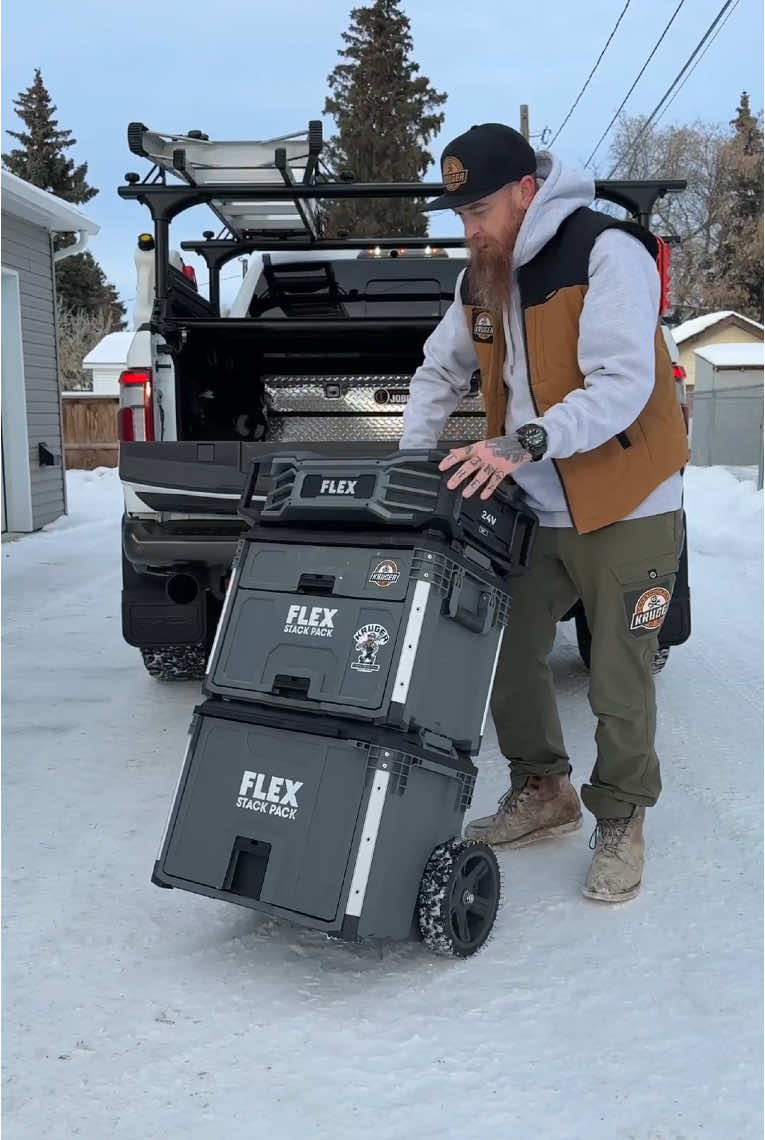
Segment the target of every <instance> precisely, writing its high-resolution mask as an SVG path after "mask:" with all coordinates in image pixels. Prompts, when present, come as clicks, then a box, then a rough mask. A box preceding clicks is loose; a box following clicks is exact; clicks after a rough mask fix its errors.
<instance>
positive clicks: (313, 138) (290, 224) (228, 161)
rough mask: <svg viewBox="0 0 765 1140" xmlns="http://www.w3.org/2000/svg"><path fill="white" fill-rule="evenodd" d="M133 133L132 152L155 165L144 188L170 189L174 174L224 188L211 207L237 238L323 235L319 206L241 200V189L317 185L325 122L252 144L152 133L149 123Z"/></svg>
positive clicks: (297, 200)
mask: <svg viewBox="0 0 765 1140" xmlns="http://www.w3.org/2000/svg"><path fill="white" fill-rule="evenodd" d="M127 134H128V147H129V148H130V150H131V151H132V153H133V154H137V155H140V157H141V158H147V159H148V160H149V161H150V162H151V163H152V164H153V166H152V169H151V170H150V171H149V173H148V174H147V175H146V177H145V178H144V180H143V183H144V185H145V184H147V183H149V184H150V185H156V184H157V182H159V183H160V184H162V185H166V184H167V181H166V176H167V175H168V174H172V175H174V176H175V177H176V178H178V179H179V180H180V181H181V182H183V183H185V184H186V185H187V186H189V187H195V188H203V187H207V186H211V185H214V186H216V187H218V188H219V191H218V192H219V193H220V194H221V196H220V197H219V198H211V199H209V204H210V206H211V207H212V209H213V211H214V213H216V214H217V216H218V217H219V218H220V220H221V222H222V223H223V225H224V227H225V228H226V230H228V232H229V234H230V235H231V237H232V238H235V239H244V238H246V237H248V236H250V235H253V236H254V235H255V234H267V235H271V236H275V235H284V236H290V235H291V236H295V235H297V236H300V237H305V236H309V237H313V238H315V237H317V236H318V226H317V224H316V204H315V202H310V203H309V202H305V201H301V200H300V198H299V197H297V196H295V197H292V198H291V199H289V200H286V201H285V200H283V199H280V200H276V201H273V202H270V201H267V200H262V201H256V202H253V201H252V200H251V199H240V198H239V197H238V195H237V193H236V191H237V189H238V188H239V187H242V186H247V187H250V186H258V187H267V186H278V187H283V186H292V187H295V186H298V185H300V184H301V183H305V184H308V183H312V182H314V180H315V179H316V176H317V174H318V173H319V155H320V154H321V150H322V145H323V139H322V124H321V121H320V120H314V121H312V122H310V123H309V124H308V129H307V130H304V131H295V132H294V133H293V134H289V135H279V136H278V137H277V138H272V139H263V140H253V141H251V142H246V141H236V140H232V141H228V142H214V141H211V139H210V138H209V136H208V135H206V134H204V132H203V131H189V132H188V134H185V135H176V134H171V133H169V132H167V131H151V130H149V128H148V127H146V126H144V124H143V123H130V125H129V126H128V132H127ZM152 180H153V181H152ZM133 184H135V183H133ZM224 188H225V189H224Z"/></svg>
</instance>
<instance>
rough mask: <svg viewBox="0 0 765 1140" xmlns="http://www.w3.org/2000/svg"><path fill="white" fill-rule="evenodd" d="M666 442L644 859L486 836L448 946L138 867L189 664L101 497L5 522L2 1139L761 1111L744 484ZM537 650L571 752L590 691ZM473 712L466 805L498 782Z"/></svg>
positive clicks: (754, 725)
mask: <svg viewBox="0 0 765 1140" xmlns="http://www.w3.org/2000/svg"><path fill="white" fill-rule="evenodd" d="M752 476H753V473H752V472H751V471H750V470H743V471H741V470H739V471H735V472H729V471H725V470H721V469H711V470H701V469H690V470H689V471H688V473H687V509H688V519H689V524H688V525H689V534H690V546H691V551H692V559H691V586H692V591H693V616H694V635H693V638H692V640H691V641H690V642H688V643H687V644H686V645H685V646H683V647H682V648H677V649H675V650H673V651H672V654H671V657H670V661H669V664H668V666H667V669H666V670H665V672H664V673H663V674H662V676H661V677H660V678H659V680H658V688H659V694H660V707H661V709H662V710H663V715H662V716H661V722H660V730H659V741H658V744H659V751H660V755H661V757H662V762H663V776H664V785H665V790H664V793H663V796H662V798H661V801H660V804H659V806H658V807H657V808H656V809H654V810H653V811H651V812H650V813H649V817H648V823H647V836H648V844H649V852H648V863H647V869H646V875H645V884H644V889H643V892H642V894H641V895H640V896H639V898H638V899H637V900H636V901H635V902H632V903H630V904H627V905H625V906H623V907H612V908H609V907H607V906H602V905H599V904H596V903H591V902H588V901H587V900H585V899H584V898H582V896H581V895H580V893H579V887H580V883H581V881H582V879H583V877H584V874H585V871H586V868H587V866H588V862H589V857H590V853H589V851H588V848H587V840H588V837H589V833H590V827H589V820H588V825H587V826H586V827H585V828H584V829H583V830H582V831H580V832H579V833H577V834H576V835H573V836H571V837H569V838H567V839H565V840H561V841H560V842H559V843H558V844H554V845H548V846H545V845H540V846H537V847H530V848H526V849H522V850H520V851H516V852H506V853H504V854H502V855H501V856H500V861H501V865H502V870H503V874H504V891H505V896H504V903H503V906H502V910H501V912H500V915H499V918H498V921H497V925H496V928H495V935H494V937H493V939H492V940H491V942H490V943H489V944H488V946H487V947H486V948H485V950H484V951H483V952H482V953H481V954H480V955H478V956H476V957H475V958H473V959H472V960H469V961H467V962H463V963H453V962H450V961H443V960H439V959H435V958H433V957H431V956H430V955H429V954H428V953H427V952H426V951H425V950H424V949H423V948H422V947H421V946H420V945H416V944H407V945H403V946H393V947H386V948H384V949H383V950H382V952H380V951H379V950H378V949H377V948H375V947H370V946H363V947H355V946H350V945H346V944H341V943H328V942H327V941H326V940H324V939H323V938H322V937H320V936H318V935H316V934H314V933H312V932H306V931H300V930H295V929H292V928H290V927H289V926H286V925H280V924H277V923H274V922H271V921H267V920H264V919H263V918H262V917H259V916H257V915H255V914H253V913H251V912H249V911H247V910H245V909H243V908H238V907H235V906H231V905H229V904H224V903H217V902H213V901H211V900H207V899H204V898H202V897H200V896H195V895H192V894H188V893H185V892H181V891H161V890H158V889H157V888H156V887H153V886H151V885H150V883H149V875H150V873H151V868H152V864H153V861H154V858H155V854H156V847H157V843H158V841H159V838H160V834H161V832H162V829H163V826H164V822H165V817H166V814H167V811H168V808H169V803H170V797H171V794H172V790H173V787H174V784H175V779H176V776H177V772H178V767H179V764H180V759H181V755H182V752H183V748H184V744H185V734H186V728H187V725H188V721H189V717H190V713H191V709H192V706H193V704H194V703H195V701H196V699H197V695H198V688H197V686H196V685H193V684H181V685H176V686H172V685H171V686H164V685H161V684H158V683H157V682H154V681H152V680H151V679H149V678H148V677H147V676H146V675H145V674H144V672H143V670H142V667H141V665H140V662H139V660H138V656H137V653H136V651H134V650H132V649H130V648H129V647H128V646H126V645H125V644H124V643H123V641H122V639H121V634H120V618H119V589H120V567H119V515H120V511H121V498H120V491H119V484H118V482H117V479H116V475H115V473H114V472H111V471H104V470H101V471H98V472H94V473H85V472H73V473H71V474H70V475H69V476H68V479H69V494H70V507H71V514H70V516H69V517H68V518H66V519H63V520H61V521H60V522H59V523H58V524H55V525H54V526H52V527H49V528H48V529H47V530H46V531H45V532H43V533H40V534H36V535H31V536H28V537H25V538H23V539H21V540H19V541H17V542H13V543H8V544H5V545H3V547H2V565H3V649H4V652H3V691H2V695H3V698H4V699H3V720H4V728H3V744H4V748H3V766H2V772H3V792H4V821H3V822H4V844H3V872H4V899H3V902H4V905H3V930H4V971H3V980H4V994H3V998H4V1038H3V1045H4V1051H3V1052H4V1063H5V1089H4V1118H5V1119H4V1123H5V1127H6V1130H7V1131H6V1133H5V1135H6V1136H7V1137H8V1140H42V1138H46V1140H59V1138H62V1140H63V1138H66V1140H68V1138H70V1137H81V1138H84V1140H103V1138H104V1137H107V1136H110V1137H115V1138H116V1140H153V1138H155V1137H157V1138H158V1137H163V1138H170V1140H176V1138H178V1140H181V1138H183V1140H221V1138H224V1137H225V1138H228V1137H236V1138H243V1140H250V1138H260V1137H268V1138H272V1140H307V1138H313V1137H315V1138H322V1140H323V1138H329V1137H332V1138H334V1140H337V1138H345V1137H348V1138H350V1137H354V1138H355V1137H366V1136H374V1138H375V1140H410V1138H415V1137H419V1138H424V1140H431V1138H434V1140H435V1138H439V1140H440V1138H451V1137H454V1138H458V1137H459V1138H463V1137H466V1136H470V1137H476V1138H477V1140H509V1138H513V1140H527V1138H531V1137H540V1138H541V1140H689V1138H691V1137H694V1138H695V1137H699V1136H703V1137H708V1138H715V1140H716V1138H720V1140H745V1138H748V1137H760V1136H761V1135H762V1118H761V1078H762V1053H761V1047H762V1045H761V1025H762V1015H761V999H762V984H761V974H762V944H761V929H760V921H761V906H762V852H761V842H762V790H763V789H762V778H763V749H762V735H763V732H762V729H763V710H762V598H763V583H762V533H763V531H762V526H763V519H762V513H763V512H762V507H763V504H762V499H763V496H762V493H761V492H757V491H756V490H755V486H754V483H753V482H752ZM572 635H573V631H572V630H571V628H570V626H565V627H562V629H561V633H560V636H559V639H558V642H557V644H556V648H555V651H554V668H555V673H556V677H557V683H558V687H559V693H560V705H561V711H562V716H563V718H564V726H565V728H566V730H567V741H568V745H569V749H570V751H571V754H572V759H573V764H574V767H575V776H576V778H577V780H578V782H581V781H582V780H583V779H585V778H586V776H587V775H588V773H589V768H590V765H591V762H592V759H593V744H592V732H593V720H592V717H591V714H590V712H589V708H588V705H587V700H586V690H587V674H586V673H585V672H584V670H583V668H582V667H581V666H580V664H579V661H578V657H577V653H576V648H575V646H574V643H573V640H572ZM504 786H505V771H504V765H503V763H502V760H501V758H500V757H499V756H498V753H497V751H496V746H495V742H494V739H493V736H492V735H491V734H490V735H489V736H488V737H487V740H486V744H485V747H484V750H483V753H482V757H481V760H480V778H479V782H478V787H477V794H476V798H475V802H474V805H473V810H472V812H471V814H483V813H484V811H485V810H487V809H489V808H491V807H492V806H493V804H494V803H495V801H496V797H497V795H498V794H499V793H500V792H501V791H502V790H504Z"/></svg>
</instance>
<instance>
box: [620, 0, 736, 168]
mask: <svg viewBox="0 0 765 1140" xmlns="http://www.w3.org/2000/svg"><path fill="white" fill-rule="evenodd" d="M739 3H740V0H726V3H725V4H723V6H722V8H721V9H720V11H719V12H718V13H717V15H716V16H715V18H714V20H713V21H712V23H711V24H710V25H709V27H708V28H707V30H706V31H705V32H704V35H703V36H702V37H701V39H700V40H699V42H698V43H697V44H696V47H695V48H694V49H693V51H692V52H691V54H690V55H689V56H688V58H687V60H686V61H685V63H684V64H683V66H682V67H681V68H680V71H679V72H678V73H677V75H676V76H675V78H674V79H673V80H672V82H671V83H670V85H669V87H668V88H667V90H666V91H665V92H664V94H663V95H662V97H661V99H660V100H659V102H658V103H657V104H656V106H655V107H654V109H653V111H651V114H650V115H649V116H648V118H647V119H646V121H645V122H644V123H643V126H642V127H641V129H640V130H639V131H638V133H637V135H636V136H635V139H634V140H633V142H632V145H631V146H630V148H629V150H627V151H626V153H625V154H623V155H621V157H620V158H619V159H618V160H617V161H616V162H615V163H614V165H613V166H612V167H611V169H610V170H609V172H608V174H607V175H606V177H607V178H610V177H611V176H612V175H613V173H614V171H615V170H616V169H617V168H618V167H619V166H620V165H621V164H622V163H623V162H624V161H625V160H626V159H627V158H629V156H630V155H631V154H632V152H633V151H634V150H635V148H636V146H637V144H638V143H639V142H640V140H641V139H642V137H643V135H644V134H645V133H646V131H647V130H648V128H649V127H650V125H651V123H652V122H653V121H654V119H655V118H656V116H657V115H659V117H661V115H663V114H664V112H665V111H666V110H667V108H668V107H669V106H670V104H671V103H672V102H673V100H674V99H675V97H676V96H677V95H678V94H679V92H680V88H681V87H683V86H684V84H685V83H686V82H687V81H688V80H689V79H690V77H691V73H692V72H693V71H695V69H696V67H697V65H698V64H699V63H701V60H702V59H703V58H704V56H705V55H706V53H707V51H708V50H709V48H710V47H711V46H712V44H713V43H714V41H715V40H716V39H717V36H718V34H719V33H720V32H721V31H722V29H723V27H724V26H725V24H727V22H728V19H729V17H730V16H732V15H733V13H734V11H735V10H736V8H737V7H738V5H739ZM729 9H730V11H729ZM726 13H727V15H726ZM723 17H725V19H724V20H723ZM721 20H723V23H722V24H721V25H720V27H719V28H718V27H717V25H718V24H720V21H721ZM715 29H717V30H716V31H715ZM712 33H714V35H713V34H712ZM710 36H711V39H710ZM707 40H709V41H710V42H709V43H708V44H707ZM705 44H706V47H705V46H704V45H705ZM702 48H703V49H704V50H703V51H702ZM699 52H701V55H699ZM696 56H699V58H698V59H696ZM694 60H696V62H695V63H694ZM691 64H693V66H692V67H691ZM689 68H690V71H688V69H689ZM686 72H688V74H687V75H686V74H685V73H686ZM683 76H685V78H683ZM681 80H682V83H681V82H680V81H681ZM678 84H679V85H680V86H678ZM675 88H677V90H675ZM670 96H671V98H670ZM668 99H669V102H667V100H668ZM665 104H666V106H665ZM660 112H661V114H660Z"/></svg>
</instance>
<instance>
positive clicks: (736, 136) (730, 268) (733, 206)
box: [707, 91, 763, 321]
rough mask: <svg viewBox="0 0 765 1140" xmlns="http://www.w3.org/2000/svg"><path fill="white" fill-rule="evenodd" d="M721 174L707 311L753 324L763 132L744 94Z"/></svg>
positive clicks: (759, 310)
mask: <svg viewBox="0 0 765 1140" xmlns="http://www.w3.org/2000/svg"><path fill="white" fill-rule="evenodd" d="M731 126H732V127H733V137H732V138H731V139H730V140H729V141H728V142H727V143H726V144H725V146H724V148H723V154H722V162H721V173H722V183H723V194H724V202H725V210H724V216H723V221H722V225H721V229H720V241H719V244H718V246H717V249H716V250H715V253H714V258H713V259H712V260H711V261H710V263H709V275H708V286H707V301H708V304H709V305H710V307H719V308H724V309H735V310H736V311H737V312H740V313H743V314H744V316H747V317H751V318H752V319H753V320H755V321H762V315H763V295H762V294H763V288H762V286H763V276H762V273H763V257H762V246H763V225H762V218H763V183H762V169H763V132H762V116H761V115H760V117H759V118H758V117H756V116H755V115H753V114H752V112H751V109H750V106H749V96H748V94H747V93H746V91H744V92H743V93H742V95H741V102H740V104H739V106H738V108H737V110H736V118H735V119H732V120H731Z"/></svg>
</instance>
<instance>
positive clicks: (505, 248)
mask: <svg viewBox="0 0 765 1140" xmlns="http://www.w3.org/2000/svg"><path fill="white" fill-rule="evenodd" d="M522 220H523V216H522V215H521V217H519V218H517V219H514V221H513V223H512V225H511V226H509V227H508V229H507V230H506V231H505V232H504V234H503V235H502V237H501V238H499V239H495V238H487V237H481V238H478V239H477V240H476V239H473V240H472V241H469V242H468V249H469V250H470V287H471V292H472V294H473V296H474V297H475V299H476V301H477V302H478V304H479V305H481V306H482V307H483V308H486V309H492V310H493V311H494V312H497V313H499V312H501V311H502V309H503V308H504V306H505V305H507V303H508V299H509V297H510V286H511V280H512V278H511V275H512V272H513V249H514V248H515V239H516V238H517V237H518V231H519V229H520V228H521V222H522Z"/></svg>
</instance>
